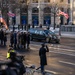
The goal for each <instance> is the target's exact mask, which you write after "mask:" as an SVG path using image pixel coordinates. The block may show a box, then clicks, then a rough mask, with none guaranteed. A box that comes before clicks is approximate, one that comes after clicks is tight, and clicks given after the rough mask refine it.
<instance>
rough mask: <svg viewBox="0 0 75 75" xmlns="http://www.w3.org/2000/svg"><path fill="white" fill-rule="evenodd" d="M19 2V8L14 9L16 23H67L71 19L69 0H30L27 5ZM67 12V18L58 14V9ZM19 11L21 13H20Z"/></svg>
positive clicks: (47, 24) (48, 24) (35, 24)
mask: <svg viewBox="0 0 75 75" xmlns="http://www.w3.org/2000/svg"><path fill="white" fill-rule="evenodd" d="M23 4H24V3H22V4H21V10H20V9H16V24H23V25H27V24H30V25H34V26H37V25H40V24H42V25H46V26H50V25H54V22H55V24H56V25H59V24H62V25H63V24H65V23H67V24H68V23H69V21H71V20H72V17H71V16H72V15H73V14H75V13H73V14H72V12H71V9H70V7H71V4H70V0H30V1H29V3H28V5H27V6H26V5H23ZM59 9H60V10H61V11H63V12H65V13H68V14H69V18H68V19H66V18H65V17H64V16H58V15H57V13H58V10H59ZM20 11H21V13H20Z"/></svg>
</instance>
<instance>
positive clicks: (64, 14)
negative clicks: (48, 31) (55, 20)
mask: <svg viewBox="0 0 75 75" xmlns="http://www.w3.org/2000/svg"><path fill="white" fill-rule="evenodd" d="M58 15H63V16H65V18H66V19H68V18H69V15H68V13H65V12H62V11H61V10H59V13H58Z"/></svg>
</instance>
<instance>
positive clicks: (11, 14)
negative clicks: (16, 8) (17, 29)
mask: <svg viewBox="0 0 75 75" xmlns="http://www.w3.org/2000/svg"><path fill="white" fill-rule="evenodd" d="M7 14H8V16H10V17H14V16H16V15H15V14H14V13H12V12H9V13H7Z"/></svg>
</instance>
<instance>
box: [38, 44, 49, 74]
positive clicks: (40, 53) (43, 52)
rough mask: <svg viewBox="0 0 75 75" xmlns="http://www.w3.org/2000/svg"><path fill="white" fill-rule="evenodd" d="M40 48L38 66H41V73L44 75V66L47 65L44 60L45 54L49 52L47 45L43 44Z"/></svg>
mask: <svg viewBox="0 0 75 75" xmlns="http://www.w3.org/2000/svg"><path fill="white" fill-rule="evenodd" d="M41 45H42V46H41V48H40V50H39V56H40V65H41V67H40V68H41V72H42V73H44V66H45V65H47V58H46V52H49V49H48V47H47V45H45V44H44V43H43V44H41Z"/></svg>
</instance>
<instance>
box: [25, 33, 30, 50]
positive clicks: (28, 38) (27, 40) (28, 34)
mask: <svg viewBox="0 0 75 75" xmlns="http://www.w3.org/2000/svg"><path fill="white" fill-rule="evenodd" d="M26 43H27V49H29V44H30V33H29V32H27V34H26Z"/></svg>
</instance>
